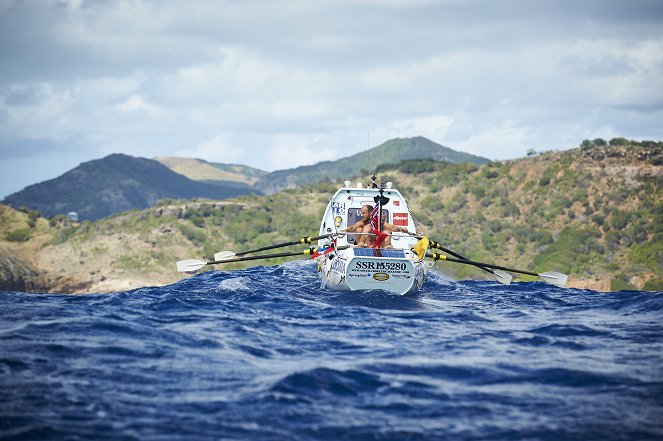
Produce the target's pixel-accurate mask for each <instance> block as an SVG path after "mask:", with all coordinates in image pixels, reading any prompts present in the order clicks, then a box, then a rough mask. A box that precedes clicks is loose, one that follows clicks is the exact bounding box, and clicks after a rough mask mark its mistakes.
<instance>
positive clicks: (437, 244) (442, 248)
mask: <svg viewBox="0 0 663 441" xmlns="http://www.w3.org/2000/svg"><path fill="white" fill-rule="evenodd" d="M429 247H430V248H437V249H438V250H441V251H444V252H445V253H447V254H451V255H452V256H454V257H457V258H459V259H463V260H468V261H469V259H468V258H467V257H464V256H461V255H460V254H458V253H455V252H453V251H451V250H450V249H448V248H445V247H443V246H442V245H441V244H440V243H439V242H435V241H431V242H430V245H429ZM475 266H476V267H478V268H481V269H482V270H484V271H487V272H489V273H491V274H495V271H492V270H490V269H489V268H487V267H485V266H481V265H475ZM497 269H499V268H497Z"/></svg>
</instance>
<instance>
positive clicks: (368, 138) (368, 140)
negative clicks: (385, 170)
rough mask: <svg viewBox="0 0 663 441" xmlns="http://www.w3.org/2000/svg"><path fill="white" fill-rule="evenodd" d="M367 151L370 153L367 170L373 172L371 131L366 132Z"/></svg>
mask: <svg viewBox="0 0 663 441" xmlns="http://www.w3.org/2000/svg"><path fill="white" fill-rule="evenodd" d="M366 152H367V153H368V158H367V159H366V160H367V161H368V164H366V171H368V172H369V173H370V172H371V131H370V130H369V131H368V132H367V133H366Z"/></svg>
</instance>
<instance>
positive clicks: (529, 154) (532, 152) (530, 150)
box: [527, 149, 538, 158]
mask: <svg viewBox="0 0 663 441" xmlns="http://www.w3.org/2000/svg"><path fill="white" fill-rule="evenodd" d="M536 155H538V153H537V152H536V150H534V149H529V150H527V157H528V158H531V157H533V156H536Z"/></svg>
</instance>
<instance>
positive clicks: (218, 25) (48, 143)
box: [0, 0, 663, 198]
mask: <svg viewBox="0 0 663 441" xmlns="http://www.w3.org/2000/svg"><path fill="white" fill-rule="evenodd" d="M369 133H370V135H369ZM418 135H421V136H425V137H427V138H429V139H431V140H433V141H435V142H437V143H440V144H442V145H445V146H447V147H450V148H453V149H456V150H460V151H465V152H469V153H473V154H477V155H481V156H485V157H488V158H490V159H509V158H517V157H522V156H524V155H525V154H526V151H527V150H528V149H529V148H533V149H535V150H537V151H541V150H551V149H555V150H557V149H559V150H564V149H568V148H572V147H575V146H577V145H578V144H579V143H580V142H581V141H582V140H583V139H593V138H596V137H601V138H604V139H610V138H612V137H616V136H624V137H626V138H630V139H638V140H642V139H653V140H663V1H660V0H622V1H614V0H573V1H565V0H541V1H534V0H504V1H498V0H494V1H489V0H485V1H472V0H467V1H461V0H329V1H328V0H283V1H266V0H265V1H260V0H241V1H240V0H209V1H203V0H199V1H179V0H172V1H170V0H154V1H150V0H144V1H138V0H132V1H129V0H125V1H111V0H108V1H88V0H68V1H65V0H0V198H2V197H4V196H7V195H8V194H10V193H13V192H15V191H19V190H21V189H22V188H24V187H25V186H27V185H30V184H33V183H36V182H41V181H44V180H46V179H51V178H54V177H56V176H59V175H61V174H62V173H64V172H66V171H67V170H69V169H71V168H73V167H75V166H77V165H78V164H79V163H81V162H83V161H88V160H91V159H97V158H101V157H103V156H105V155H107V154H110V153H115V152H122V153H127V154H131V155H134V156H143V157H148V158H152V157H155V156H186V157H197V158H203V159H206V160H209V161H213V162H223V163H240V164H246V165H250V166H253V167H257V168H260V169H263V170H268V171H271V170H276V169H282V168H289V167H294V166H298V165H306V164H313V163H315V162H318V161H322V160H329V159H337V158H339V157H343V156H348V155H351V154H354V153H357V152H360V151H362V150H365V149H366V148H367V146H369V145H370V146H371V147H373V146H376V145H378V144H380V143H382V142H384V141H387V140H389V139H392V138H396V137H409V136H418Z"/></svg>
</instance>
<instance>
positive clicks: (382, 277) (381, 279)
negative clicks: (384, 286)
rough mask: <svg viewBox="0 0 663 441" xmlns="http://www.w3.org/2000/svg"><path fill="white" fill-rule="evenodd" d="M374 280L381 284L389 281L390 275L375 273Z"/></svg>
mask: <svg viewBox="0 0 663 441" xmlns="http://www.w3.org/2000/svg"><path fill="white" fill-rule="evenodd" d="M373 278H374V279H375V280H377V281H379V282H384V281H385V280H389V274H387V273H375V274H373Z"/></svg>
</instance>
